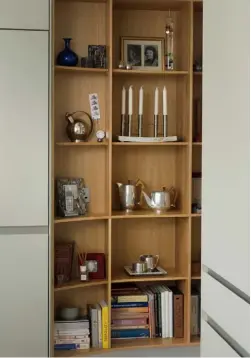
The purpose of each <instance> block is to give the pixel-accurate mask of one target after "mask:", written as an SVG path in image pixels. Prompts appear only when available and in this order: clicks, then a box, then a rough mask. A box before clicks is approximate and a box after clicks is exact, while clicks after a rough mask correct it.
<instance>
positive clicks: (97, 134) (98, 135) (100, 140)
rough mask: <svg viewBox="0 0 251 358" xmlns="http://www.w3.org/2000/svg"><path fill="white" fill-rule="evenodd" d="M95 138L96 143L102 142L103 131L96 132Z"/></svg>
mask: <svg viewBox="0 0 251 358" xmlns="http://www.w3.org/2000/svg"><path fill="white" fill-rule="evenodd" d="M96 137H97V140H98V142H102V141H103V139H104V138H105V131H103V130H102V129H100V130H98V131H97V132H96Z"/></svg>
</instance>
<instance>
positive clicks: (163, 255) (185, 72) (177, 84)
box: [51, 0, 202, 357]
mask: <svg viewBox="0 0 251 358" xmlns="http://www.w3.org/2000/svg"><path fill="white" fill-rule="evenodd" d="M169 10H171V15H172V17H173V19H174V23H175V28H176V36H175V46H174V48H175V60H176V62H175V64H176V66H175V70H174V71H149V72H146V71H137V70H120V69H118V68H117V66H118V64H119V61H120V37H121V36H138V37H143V36H145V37H151V38H152V37H164V36H165V34H164V31H165V23H166V19H167V17H168V14H169ZM153 21H154V23H155V26H145V24H146V23H151V22H153ZM53 26H54V58H55V59H56V55H57V54H58V52H59V51H61V50H62V47H63V42H62V38H63V37H64V36H71V37H72V39H73V40H72V48H73V50H74V51H75V52H76V53H77V54H78V55H79V56H80V57H84V56H87V47H88V45H89V44H94V45H95V44H103V45H107V49H108V50H107V51H108V53H107V56H108V68H107V69H94V68H81V67H73V68H72V67H64V66H56V65H55V66H54V92H53V96H52V99H53V123H52V138H53V143H54V144H55V145H54V148H53V155H52V158H51V159H52V163H53V173H52V178H51V180H52V187H53V188H54V185H55V179H56V178H57V177H61V176H63V177H82V178H84V180H85V184H86V186H88V188H89V189H90V204H89V207H88V214H87V215H85V216H83V217H73V218H70V217H69V218H59V217H56V215H55V213H54V209H55V200H54V199H53V198H54V189H53V190H52V195H51V197H52V201H51V207H52V210H51V211H52V216H53V221H54V229H53V236H54V237H53V241H52V256H54V243H55V242H56V241H57V242H59V241H61V240H62V241H64V242H71V241H75V242H76V244H77V245H78V247H79V248H80V250H86V251H87V252H104V253H105V255H106V268H107V270H106V273H107V275H106V279H105V280H98V281H89V282H79V281H78V280H72V281H70V282H68V283H66V284H63V285H62V286H55V287H54V286H53V287H52V290H51V291H52V294H51V298H52V300H53V302H54V305H53V306H54V308H53V309H54V310H56V309H57V307H59V306H69V307H71V306H78V307H80V308H81V310H82V312H83V313H84V312H85V311H86V304H89V303H97V302H99V301H100V300H102V299H105V300H106V301H107V302H108V304H109V310H110V308H111V306H110V303H111V285H112V284H115V283H116V284H117V283H124V282H149V283H153V282H158V281H160V282H167V283H175V284H176V286H177V287H178V288H179V289H180V290H181V291H182V292H183V294H184V332H185V333H184V338H182V339H160V338H154V339H139V340H137V339H134V340H133V339H130V340H121V341H116V342H114V341H111V340H110V344H109V349H106V350H103V349H94V348H91V349H90V350H83V351H59V352H55V356H60V357H77V356H79V357H81V356H90V355H92V354H94V355H95V354H96V355H98V354H102V353H106V352H109V351H113V350H116V349H118V350H121V349H136V348H152V347H155V348H158V347H159V348H161V347H162V348H163V347H167V348H168V347H181V346H183V347H185V346H196V345H199V342H200V341H199V337H191V335H190V304H191V301H190V297H191V284H192V281H193V280H197V281H199V280H200V273H199V272H194V271H193V270H192V262H194V261H196V262H199V261H200V255H201V253H200V251H201V242H200V241H201V214H193V213H191V204H192V190H191V188H192V172H193V171H201V151H202V142H193V125H194V124H193V110H194V108H193V100H194V98H200V99H201V98H202V73H199V72H196V73H195V72H193V62H194V59H196V58H197V57H198V56H199V55H200V53H201V51H202V2H201V1H195V0H64V1H61V0H55V2H54V25H53ZM130 85H133V87H134V89H135V96H134V108H133V110H134V113H137V109H138V98H137V97H136V92H138V90H139V88H140V86H141V85H143V87H144V93H145V98H146V100H145V103H144V131H145V133H144V135H147V136H150V135H151V136H152V132H153V125H152V123H153V105H154V103H153V91H154V88H155V87H157V86H158V87H159V88H160V89H161V88H163V86H166V87H167V96H168V101H169V102H168V135H170V136H172V135H177V136H178V137H180V138H182V142H169V143H120V142H115V141H114V138H115V140H116V137H117V136H118V135H119V134H120V111H121V90H122V87H123V86H125V87H127V88H128V87H129V86H130ZM89 93H98V95H99V104H100V109H101V120H100V121H99V127H98V128H99V129H103V130H105V131H106V133H107V138H106V140H105V141H104V142H102V143H98V142H97V140H96V138H95V135H93V136H92V137H91V139H90V140H89V141H88V142H84V143H71V142H69V140H68V138H67V136H66V131H65V128H66V121H65V118H64V116H65V113H66V112H73V111H77V110H84V111H87V112H89V111H90V110H89V98H88V95H89ZM159 106H160V108H162V97H161V96H160V103H159ZM98 128H97V126H96V123H95V127H94V132H95V131H96V130H97V129H98ZM136 129H137V123H136V115H135V120H134V121H133V133H136ZM137 178H139V179H141V180H142V181H143V182H144V183H145V184H146V191H147V192H148V193H149V192H151V191H153V190H158V189H160V188H161V187H163V186H166V187H170V186H174V187H175V188H177V190H178V200H177V208H176V209H175V210H171V211H168V212H166V213H164V214H161V215H158V214H156V213H154V212H153V211H151V210H150V209H149V208H147V207H146V205H143V208H142V210H138V211H134V212H131V213H125V212H123V211H121V210H119V206H118V197H117V192H116V185H115V183H116V182H123V183H125V182H127V180H128V179H137ZM143 253H153V254H158V255H160V266H161V267H163V268H164V269H165V270H166V271H167V273H168V274H167V276H163V277H161V278H159V277H151V278H149V277H148V278H145V277H140V278H139V277H138V278H136V279H135V278H132V277H130V276H128V275H127V274H126V273H125V272H124V269H123V266H125V265H129V264H130V263H131V262H132V261H135V260H136V259H137V258H138V256H139V255H140V254H143ZM52 262H53V257H52ZM52 267H54V265H53V264H52ZM51 275H52V282H54V272H53V271H52V272H51ZM53 317H54V312H52V318H53ZM51 325H53V322H51ZM51 332H52V335H53V327H51ZM51 352H52V354H51V355H52V356H53V355H54V353H53V337H51Z"/></svg>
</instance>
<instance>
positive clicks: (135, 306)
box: [111, 285, 150, 340]
mask: <svg viewBox="0 0 251 358" xmlns="http://www.w3.org/2000/svg"><path fill="white" fill-rule="evenodd" d="M148 337H150V329H149V304H148V296H147V295H146V294H144V293H142V292H141V290H140V289H139V288H138V287H136V286H126V285H123V286H120V287H118V288H114V289H112V303H111V338H112V340H117V339H121V338H122V339H125V338H148Z"/></svg>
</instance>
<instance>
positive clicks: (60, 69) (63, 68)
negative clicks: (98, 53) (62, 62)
mask: <svg viewBox="0 0 251 358" xmlns="http://www.w3.org/2000/svg"><path fill="white" fill-rule="evenodd" d="M54 69H55V71H56V72H78V73H85V72H87V73H93V74H100V73H102V74H107V73H108V69H107V68H86V67H79V66H75V67H73V66H72V67H71V66H55V67H54Z"/></svg>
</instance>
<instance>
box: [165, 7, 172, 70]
mask: <svg viewBox="0 0 251 358" xmlns="http://www.w3.org/2000/svg"><path fill="white" fill-rule="evenodd" d="M165 35H166V56H165V68H166V70H167V71H170V70H173V69H174V55H173V42H174V31H173V19H172V18H171V16H170V11H169V17H168V19H167V23H166V27H165Z"/></svg>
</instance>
